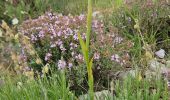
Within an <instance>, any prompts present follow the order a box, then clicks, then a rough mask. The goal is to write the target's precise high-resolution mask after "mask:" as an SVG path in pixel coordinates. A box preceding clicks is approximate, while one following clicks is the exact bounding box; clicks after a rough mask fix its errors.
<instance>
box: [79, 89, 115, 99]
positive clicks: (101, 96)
mask: <svg viewBox="0 0 170 100" xmlns="http://www.w3.org/2000/svg"><path fill="white" fill-rule="evenodd" d="M111 96H112V94H111V92H110V91H109V90H103V91H100V92H95V98H94V100H108V98H111ZM79 100H88V94H85V95H81V96H79Z"/></svg>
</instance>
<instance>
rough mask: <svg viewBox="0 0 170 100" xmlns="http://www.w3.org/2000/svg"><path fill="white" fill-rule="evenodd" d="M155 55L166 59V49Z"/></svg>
mask: <svg viewBox="0 0 170 100" xmlns="http://www.w3.org/2000/svg"><path fill="white" fill-rule="evenodd" d="M155 54H156V55H157V56H158V57H159V58H164V57H165V50H164V49H160V50H159V51H156V52H155Z"/></svg>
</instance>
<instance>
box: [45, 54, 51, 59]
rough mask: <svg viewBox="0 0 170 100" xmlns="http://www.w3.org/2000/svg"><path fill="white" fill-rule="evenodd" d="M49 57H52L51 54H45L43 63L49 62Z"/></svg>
mask: <svg viewBox="0 0 170 100" xmlns="http://www.w3.org/2000/svg"><path fill="white" fill-rule="evenodd" d="M51 57H52V54H51V53H46V55H45V61H48V60H50V58H51Z"/></svg>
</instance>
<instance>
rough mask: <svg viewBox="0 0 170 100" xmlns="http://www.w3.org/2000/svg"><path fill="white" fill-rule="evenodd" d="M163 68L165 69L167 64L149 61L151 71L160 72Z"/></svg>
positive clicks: (153, 60)
mask: <svg viewBox="0 0 170 100" xmlns="http://www.w3.org/2000/svg"><path fill="white" fill-rule="evenodd" d="M161 68H165V64H162V63H160V62H158V61H157V60H156V59H152V60H150V61H149V69H150V70H152V71H155V72H157V71H159V70H160V69H161Z"/></svg>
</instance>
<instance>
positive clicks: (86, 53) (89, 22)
mask: <svg viewBox="0 0 170 100" xmlns="http://www.w3.org/2000/svg"><path fill="white" fill-rule="evenodd" d="M91 26H92V0H88V14H87V32H86V42H84V41H83V39H82V37H81V35H80V34H78V37H79V42H80V45H81V49H82V53H83V56H84V58H85V62H86V66H87V73H88V85H89V97H90V100H94V90H93V72H92V65H93V59H90V57H89V43H90V33H91Z"/></svg>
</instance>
